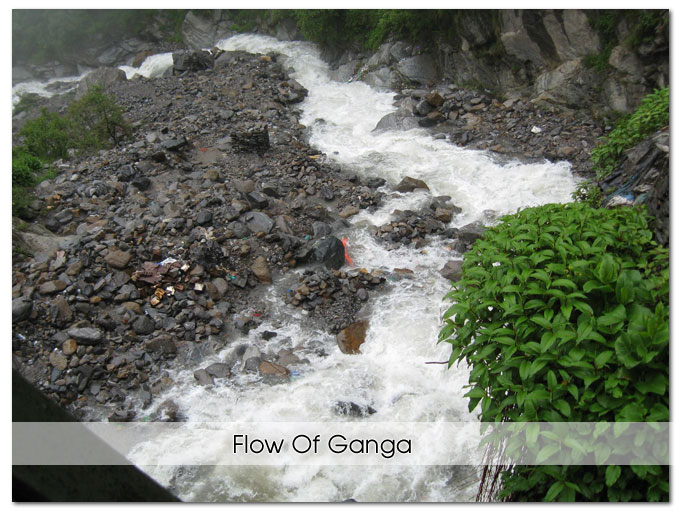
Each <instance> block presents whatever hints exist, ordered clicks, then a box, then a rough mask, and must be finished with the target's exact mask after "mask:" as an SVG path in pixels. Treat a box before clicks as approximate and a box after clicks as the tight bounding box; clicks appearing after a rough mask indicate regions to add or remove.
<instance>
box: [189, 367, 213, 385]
mask: <svg viewBox="0 0 681 511" xmlns="http://www.w3.org/2000/svg"><path fill="white" fill-rule="evenodd" d="M194 378H196V380H197V381H198V382H199V385H214V384H215V381H214V380H213V377H212V376H211V375H210V374H208V371H206V370H205V369H199V370H197V371H194Z"/></svg>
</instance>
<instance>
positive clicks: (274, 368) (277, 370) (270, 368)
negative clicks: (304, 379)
mask: <svg viewBox="0 0 681 511" xmlns="http://www.w3.org/2000/svg"><path fill="white" fill-rule="evenodd" d="M258 371H260V374H263V375H270V376H281V377H287V376H289V375H290V374H291V371H289V370H288V369H287V368H286V367H284V366H281V365H279V364H277V363H275V362H269V361H267V360H263V361H262V362H261V363H260V365H259V366H258Z"/></svg>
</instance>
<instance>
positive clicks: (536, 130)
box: [530, 126, 542, 134]
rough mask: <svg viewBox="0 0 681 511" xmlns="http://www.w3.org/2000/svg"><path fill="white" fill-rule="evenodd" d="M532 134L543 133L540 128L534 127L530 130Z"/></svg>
mask: <svg viewBox="0 0 681 511" xmlns="http://www.w3.org/2000/svg"><path fill="white" fill-rule="evenodd" d="M530 131H531V132H532V133H535V134H537V133H541V132H542V129H541V128H540V127H539V126H532V129H531V130H530Z"/></svg>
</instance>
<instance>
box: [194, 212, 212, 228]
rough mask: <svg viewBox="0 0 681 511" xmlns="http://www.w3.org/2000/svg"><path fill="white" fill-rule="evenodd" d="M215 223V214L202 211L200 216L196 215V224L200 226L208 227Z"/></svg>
mask: <svg viewBox="0 0 681 511" xmlns="http://www.w3.org/2000/svg"><path fill="white" fill-rule="evenodd" d="M212 221H213V213H211V212H210V211H209V210H207V209H202V210H201V211H199V214H198V215H196V223H197V224H198V225H207V224H209V223H211V222H212Z"/></svg>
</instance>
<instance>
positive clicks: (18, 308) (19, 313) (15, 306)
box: [12, 296, 33, 323]
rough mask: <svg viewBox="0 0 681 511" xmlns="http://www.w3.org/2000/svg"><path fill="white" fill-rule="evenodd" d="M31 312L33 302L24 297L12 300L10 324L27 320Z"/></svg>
mask: <svg viewBox="0 0 681 511" xmlns="http://www.w3.org/2000/svg"><path fill="white" fill-rule="evenodd" d="M32 310H33V301H31V300H29V299H28V298H25V297H23V296H22V297H19V298H15V299H14V300H12V323H16V322H17V321H22V320H24V319H26V318H28V317H29V316H30V314H31V311H32Z"/></svg>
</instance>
